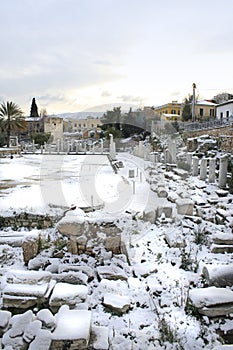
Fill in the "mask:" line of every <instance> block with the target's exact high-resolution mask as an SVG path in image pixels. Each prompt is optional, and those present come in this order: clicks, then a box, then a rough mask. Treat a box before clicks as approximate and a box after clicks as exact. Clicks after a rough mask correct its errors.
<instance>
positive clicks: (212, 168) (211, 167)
mask: <svg viewBox="0 0 233 350" xmlns="http://www.w3.org/2000/svg"><path fill="white" fill-rule="evenodd" d="M215 169H216V159H215V158H210V160H209V183H210V184H212V183H215Z"/></svg>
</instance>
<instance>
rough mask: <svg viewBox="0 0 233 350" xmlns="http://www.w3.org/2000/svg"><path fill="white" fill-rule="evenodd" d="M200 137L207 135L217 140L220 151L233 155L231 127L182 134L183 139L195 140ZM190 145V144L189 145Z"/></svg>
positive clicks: (232, 129) (232, 130)
mask: <svg viewBox="0 0 233 350" xmlns="http://www.w3.org/2000/svg"><path fill="white" fill-rule="evenodd" d="M202 135H209V136H210V137H213V138H214V139H217V141H218V145H219V147H220V149H221V150H223V151H226V152H230V153H233V147H232V146H233V127H232V126H225V127H219V128H216V129H203V130H195V131H188V132H184V134H183V138H184V139H186V140H187V139H188V138H195V137H198V136H202ZM190 145H191V144H190Z"/></svg>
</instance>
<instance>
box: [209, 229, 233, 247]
mask: <svg viewBox="0 0 233 350" xmlns="http://www.w3.org/2000/svg"><path fill="white" fill-rule="evenodd" d="M212 239H213V242H214V243H215V244H224V245H233V234H232V233H230V232H226V233H225V232H222V231H218V232H215V233H213V236H212Z"/></svg>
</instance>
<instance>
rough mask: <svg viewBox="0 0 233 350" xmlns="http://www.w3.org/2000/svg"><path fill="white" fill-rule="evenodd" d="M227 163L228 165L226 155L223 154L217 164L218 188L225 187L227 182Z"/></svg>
mask: <svg viewBox="0 0 233 350" xmlns="http://www.w3.org/2000/svg"><path fill="white" fill-rule="evenodd" d="M227 165H228V156H227V155H224V156H222V157H221V158H220V164H219V179H218V186H219V187H220V188H225V187H226V184H227Z"/></svg>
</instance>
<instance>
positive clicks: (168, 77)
mask: <svg viewBox="0 0 233 350" xmlns="http://www.w3.org/2000/svg"><path fill="white" fill-rule="evenodd" d="M0 15H1V19H0V43H1V50H0V101H6V100H10V101H13V102H15V103H17V104H19V105H20V106H21V107H22V109H23V110H24V112H25V115H28V114H29V112H30V106H31V100H32V98H33V97H35V98H36V101H37V105H38V108H39V110H40V109H41V108H46V109H47V111H48V113H49V114H53V113H55V114H56V113H62V112H77V111H83V110H90V109H92V108H93V107H94V106H97V105H102V104H107V103H132V104H134V105H136V106H144V105H149V106H152V105H154V106H156V105H160V104H163V103H167V102H170V101H172V100H178V101H181V100H182V99H183V98H184V97H185V96H187V95H188V94H189V93H192V83H193V82H195V83H196V85H197V93H198V94H199V95H200V96H201V97H202V98H211V97H212V96H214V95H215V94H216V93H218V92H222V91H228V92H231V93H233V1H232V0H221V1H220V0H218V1H216V0H196V1H194V0H0Z"/></svg>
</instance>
